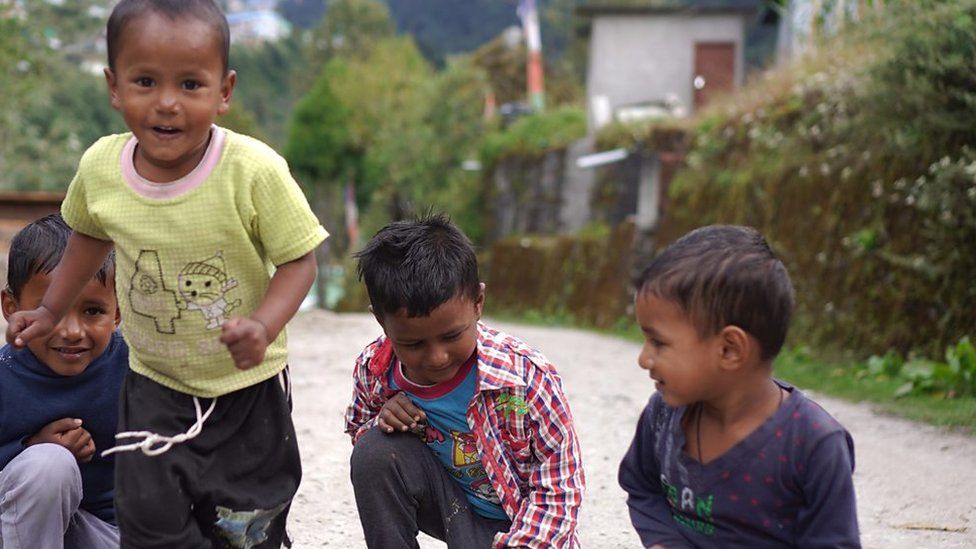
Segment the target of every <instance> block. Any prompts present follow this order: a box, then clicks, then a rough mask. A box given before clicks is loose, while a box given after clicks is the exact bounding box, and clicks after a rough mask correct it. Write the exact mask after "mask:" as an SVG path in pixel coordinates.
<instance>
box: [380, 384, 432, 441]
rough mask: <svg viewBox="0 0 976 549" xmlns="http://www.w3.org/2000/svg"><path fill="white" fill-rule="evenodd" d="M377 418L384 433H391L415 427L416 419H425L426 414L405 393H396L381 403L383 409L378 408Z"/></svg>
mask: <svg viewBox="0 0 976 549" xmlns="http://www.w3.org/2000/svg"><path fill="white" fill-rule="evenodd" d="M377 418H378V419H377V424H378V425H379V426H380V430H381V431H383V432H384V433H392V432H393V431H409V430H411V429H415V428H416V427H417V422H418V421H424V420H425V419H427V414H425V413H424V411H423V410H421V409H420V408H417V407H416V406H415V405H414V403H413V402H410V399H409V398H407V395H405V394H403V393H397V394H395V395H393V398H391V399H390V400H387V401H386V403H385V404H383V409H382V410H380V414H379V416H377Z"/></svg>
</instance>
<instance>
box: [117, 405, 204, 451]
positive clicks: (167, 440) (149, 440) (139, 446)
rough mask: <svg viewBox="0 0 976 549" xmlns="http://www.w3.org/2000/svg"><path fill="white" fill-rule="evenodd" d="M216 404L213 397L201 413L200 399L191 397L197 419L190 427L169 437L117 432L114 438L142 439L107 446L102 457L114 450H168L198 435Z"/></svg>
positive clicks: (144, 432) (149, 432) (145, 432)
mask: <svg viewBox="0 0 976 549" xmlns="http://www.w3.org/2000/svg"><path fill="white" fill-rule="evenodd" d="M216 405H217V399H216V398H214V399H213V401H212V402H211V403H210V408H207V411H206V413H203V414H201V413H200V410H201V409H200V400H199V399H198V398H197V397H193V407H194V408H196V412H197V421H196V423H194V424H193V425H191V426H190V428H189V429H187V430H186V432H185V433H180V434H178V435H173V436H171V437H168V436H163V435H159V434H156V433H153V432H151V431H126V432H124V433H117V434H116V435H115V438H116V440H118V439H122V438H135V437H143V440H141V441H139V442H133V443H132V444H123V445H121V446H116V447H114V448H109V449H108V450H105V451H104V452H102V457H105V456H107V455H109V454H114V453H115V452H132V451H134V450H142V453H143V454H146V455H147V456H158V455H159V454H162V453H164V452H166V451H168V450H169V449H170V448H172V447H173V445H174V444H180V443H182V442H186V441H188V440H190V439H191V438H194V437H196V436H197V435H199V434H200V432H201V431H203V422H204V421H207V418H208V417H210V414H211V413H213V411H214V406H216ZM157 444H162V446H156V447H155V448H154V447H153V446H155V445H157Z"/></svg>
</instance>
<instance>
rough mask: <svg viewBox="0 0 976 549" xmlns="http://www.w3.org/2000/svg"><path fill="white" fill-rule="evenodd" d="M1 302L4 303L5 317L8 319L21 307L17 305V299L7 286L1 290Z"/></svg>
mask: <svg viewBox="0 0 976 549" xmlns="http://www.w3.org/2000/svg"><path fill="white" fill-rule="evenodd" d="M0 303H2V305H3V319H4V320H7V319H9V318H10V315H12V314H14V313H16V312H17V311H18V310H20V308H19V307H18V306H17V300H16V299H15V298H14V296H13V294H12V293H10V289H9V288H5V289H4V290H3V291H2V292H0Z"/></svg>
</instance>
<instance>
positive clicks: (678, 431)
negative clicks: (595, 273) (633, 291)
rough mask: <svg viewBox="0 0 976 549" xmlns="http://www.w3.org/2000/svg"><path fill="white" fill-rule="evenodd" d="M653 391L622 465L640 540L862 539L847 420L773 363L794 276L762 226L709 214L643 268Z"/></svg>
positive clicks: (641, 303) (774, 542) (641, 299)
mask: <svg viewBox="0 0 976 549" xmlns="http://www.w3.org/2000/svg"><path fill="white" fill-rule="evenodd" d="M637 287H638V293H637V298H636V315H637V322H638V323H639V324H640V327H641V329H642V330H643V332H644V335H645V343H644V347H643V349H642V350H641V354H640V357H639V359H638V363H639V365H640V367H641V368H643V369H645V370H647V371H648V372H649V373H650V377H651V379H652V380H653V381H654V382H655V387H656V388H657V392H656V393H655V394H654V395H653V396H652V397H651V399H650V403H649V404H648V405H647V407H646V408H645V409H644V412H643V413H642V414H641V417H640V420H639V421H638V423H637V434H636V435H635V436H634V440H633V443H632V444H631V446H630V449H629V450H628V452H627V454H626V456H625V457H624V459H623V462H622V463H621V465H620V485H621V486H622V487H623V489H624V490H625V491H626V492H627V493H628V495H629V497H628V498H627V504H628V505H629V506H630V517H631V521H632V522H633V524H634V527H635V528H636V529H637V533H638V534H639V535H640V539H641V541H642V542H643V544H644V546H646V547H662V546H663V547H667V548H668V549H676V548H683V547H787V546H788V547H803V548H816V547H823V548H827V547H830V548H837V547H859V546H860V542H859V538H858V529H857V513H856V507H855V501H854V485H853V483H852V480H851V473H852V471H853V469H854V442H853V440H852V439H851V436H850V434H848V433H847V431H846V430H844V428H843V427H842V426H841V425H840V424H839V423H838V422H837V421H836V420H835V419H834V418H833V417H831V416H830V415H829V414H828V413H827V412H826V411H824V410H823V409H822V408H821V407H820V406H818V405H817V404H816V403H815V402H813V401H812V400H810V399H808V398H807V397H806V396H804V394H803V393H802V392H800V390H798V389H796V388H795V387H791V386H789V385H787V384H786V383H783V382H781V381H778V380H776V379H774V378H773V377H772V361H773V358H775V356H776V355H777V353H779V351H780V348H781V347H782V346H783V341H784V339H785V338H786V332H787V329H788V327H789V321H790V316H791V314H792V311H793V287H792V284H791V283H790V278H789V275H788V274H787V272H786V268H785V267H784V266H783V264H782V263H781V262H780V261H779V260H778V259H777V258H776V256H775V255H774V254H773V252H772V250H770V248H769V246H768V245H767V244H766V241H765V240H764V239H763V238H762V236H761V235H760V234H759V233H758V232H756V231H755V230H754V229H750V228H746V227H734V226H710V227H704V228H701V229H698V230H696V231H693V232H691V233H689V234H687V235H685V236H684V237H682V238H681V239H679V240H678V241H676V242H675V243H674V244H672V245H670V246H668V247H667V248H666V249H665V250H664V252H662V253H661V255H660V256H658V257H657V258H656V259H655V260H654V261H653V262H652V263H651V265H650V266H649V267H648V268H647V269H646V270H645V271H644V273H643V274H642V275H641V276H640V278H639V280H638V284H637Z"/></svg>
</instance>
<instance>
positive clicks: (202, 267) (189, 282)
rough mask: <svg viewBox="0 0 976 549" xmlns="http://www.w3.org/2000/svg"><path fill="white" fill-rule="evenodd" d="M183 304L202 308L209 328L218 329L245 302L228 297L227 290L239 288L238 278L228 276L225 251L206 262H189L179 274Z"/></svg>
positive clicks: (187, 308)
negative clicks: (224, 256) (231, 299)
mask: <svg viewBox="0 0 976 549" xmlns="http://www.w3.org/2000/svg"><path fill="white" fill-rule="evenodd" d="M177 283H178V285H179V292H180V297H182V298H183V303H182V307H183V308H184V309H186V310H188V311H200V314H202V315H203V318H204V319H205V320H206V321H207V329H208V330H217V329H219V328H220V326H221V324H223V323H224V321H225V320H227V315H228V314H229V313H230V312H231V311H233V310H234V309H235V308H237V307H239V306H240V304H241V300H240V299H235V300H234V301H228V300H227V297H226V296H227V292H229V291H230V290H232V289H234V288H236V287H237V280H235V279H233V278H228V277H227V271H226V266H225V265H224V258H223V255H222V253H221V252H219V251H218V252H217V253H216V254H214V255H213V256H211V257H208V258H206V259H204V260H202V261H191V262H190V263H187V264H186V266H185V267H183V270H181V271H180V274H179V276H178V277H177Z"/></svg>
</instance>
